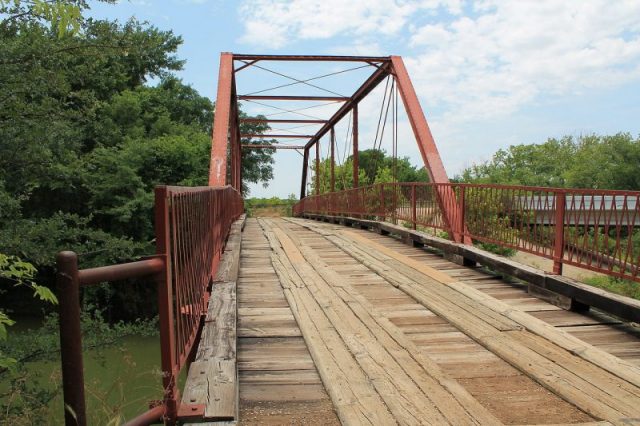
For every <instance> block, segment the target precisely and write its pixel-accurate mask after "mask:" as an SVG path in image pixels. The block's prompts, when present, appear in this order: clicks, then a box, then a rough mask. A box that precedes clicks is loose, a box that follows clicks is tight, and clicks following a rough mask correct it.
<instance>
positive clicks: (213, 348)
mask: <svg viewBox="0 0 640 426" xmlns="http://www.w3.org/2000/svg"><path fill="white" fill-rule="evenodd" d="M244 223H245V216H244V215H243V216H241V217H240V219H238V220H237V221H235V222H234V223H233V224H232V226H231V229H230V231H229V235H228V237H227V241H226V245H225V250H224V252H223V253H222V256H221V261H220V263H219V265H218V270H217V271H216V274H215V276H214V278H213V283H212V286H211V295H210V298H209V306H208V307H207V313H206V316H205V319H204V325H203V328H202V332H201V336H200V342H199V344H198V349H197V352H196V357H195V361H194V362H192V363H191V365H190V366H189V372H188V374H187V380H186V382H185V386H184V391H183V396H182V403H185V404H202V405H204V406H205V411H204V417H203V419H202V420H203V421H204V420H207V421H218V420H220V421H224V422H226V421H235V420H237V418H238V410H239V403H238V399H239V398H238V394H239V384H238V366H237V360H236V344H237V343H236V341H237V330H236V324H237V301H236V281H235V280H236V279H237V277H238V270H239V265H240V249H241V245H242V229H243V228H244ZM222 424H224V423H222Z"/></svg>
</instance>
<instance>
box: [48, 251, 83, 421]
mask: <svg viewBox="0 0 640 426" xmlns="http://www.w3.org/2000/svg"><path fill="white" fill-rule="evenodd" d="M56 267H57V274H56V283H57V286H58V302H59V306H60V356H61V358H62V392H63V395H64V422H65V425H67V426H71V425H74V426H75V425H79V426H85V425H86V424H87V414H86V407H85V401H84V368H83V363H82V332H81V330H80V280H79V278H78V255H77V254H76V253H74V252H72V251H63V252H60V253H58V256H57V257H56Z"/></svg>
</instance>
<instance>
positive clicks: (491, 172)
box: [455, 133, 640, 299]
mask: <svg viewBox="0 0 640 426" xmlns="http://www.w3.org/2000/svg"><path fill="white" fill-rule="evenodd" d="M638 165H640V136H639V137H636V138H634V137H633V136H632V135H631V134H629V133H617V134H615V135H583V136H578V137H572V136H565V137H563V138H560V139H555V138H551V139H548V140H547V141H546V142H544V143H541V144H529V145H512V146H510V147H509V148H507V149H501V150H498V151H497V152H496V153H495V154H494V155H493V157H492V158H491V159H490V160H488V161H486V162H483V163H479V164H474V165H472V166H471V167H468V168H467V169H465V170H463V171H462V173H461V174H460V175H458V176H456V178H455V180H456V181H459V182H469V183H496V184H506V185H528V186H547V187H563V188H591V189H617V190H631V191H638V190H640V173H638V171H639V169H638ZM570 232H581V233H582V236H586V237H587V238H589V239H595V238H597V239H598V240H599V241H604V238H603V232H604V231H603V230H602V229H599V230H596V229H593V227H585V228H584V229H571V230H570ZM609 232H610V235H609V236H610V237H611V239H610V240H609V243H610V247H608V248H607V250H608V254H610V255H613V254H614V252H615V250H616V248H615V244H614V243H613V242H614V241H615V239H616V237H617V235H616V233H617V232H618V231H617V230H616V229H613V227H612V229H611V230H609ZM620 237H621V241H622V244H621V246H622V247H627V246H629V247H631V250H630V253H632V255H631V256H630V258H631V259H633V261H637V258H638V254H640V230H638V229H635V230H634V231H633V232H631V233H630V234H629V235H627V234H626V231H625V230H622V231H621V235H620ZM485 248H486V247H485ZM493 248H498V247H488V249H490V251H494V250H491V249H493ZM586 282H587V283H588V284H591V285H594V286H596V287H599V288H603V289H605V290H609V291H611V292H614V293H617V294H621V295H624V296H629V297H633V298H636V299H640V290H639V288H640V285H639V284H638V283H637V282H634V281H630V280H625V279H620V278H613V277H608V276H599V275H598V276H592V277H589V278H587V279H586Z"/></svg>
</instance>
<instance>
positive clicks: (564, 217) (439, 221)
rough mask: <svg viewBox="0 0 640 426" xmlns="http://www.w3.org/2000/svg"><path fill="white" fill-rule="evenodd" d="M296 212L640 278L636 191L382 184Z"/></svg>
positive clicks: (320, 199) (304, 204)
mask: <svg viewBox="0 0 640 426" xmlns="http://www.w3.org/2000/svg"><path fill="white" fill-rule="evenodd" d="M293 212H294V214H295V215H300V214H302V213H305V212H306V213H318V214H327V215H345V216H355V217H368V218H372V219H377V220H381V221H390V222H393V223H403V224H405V225H406V226H410V227H412V228H413V229H416V228H417V227H420V228H422V229H424V228H426V229H432V230H433V231H445V232H447V233H448V234H449V237H450V238H451V239H453V240H454V241H457V242H463V243H465V244H470V243H471V242H472V241H477V242H483V243H489V244H495V245H497V246H500V247H504V248H511V249H515V250H520V251H524V252H528V253H532V254H535V255H537V256H541V257H545V258H548V259H551V260H553V272H554V273H556V274H560V273H562V265H573V266H577V267H579V268H584V269H589V270H592V271H596V272H600V273H603V274H607V275H610V276H614V277H619V278H625V279H630V280H634V281H640V191H608V190H590V189H566V188H545V187H530V186H510V185H482V184H457V183H448V184H432V183H417V182H411V183H384V184H382V183H381V184H374V185H369V186H364V187H359V188H355V189H348V190H344V191H340V192H334V193H328V194H321V195H316V196H309V197H306V198H304V199H302V200H301V201H299V202H298V203H297V204H296V205H295V206H294V208H293ZM444 212H447V213H446V214H445V213H444ZM556 224H562V225H561V226H557V225H556Z"/></svg>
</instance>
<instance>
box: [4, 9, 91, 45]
mask: <svg viewBox="0 0 640 426" xmlns="http://www.w3.org/2000/svg"><path fill="white" fill-rule="evenodd" d="M85 8H87V3H86V2H85V1H84V0H67V1H61V0H55V1H51V0H30V1H29V0H0V14H1V15H4V16H3V19H2V21H0V22H1V24H0V25H2V26H6V25H10V24H13V23H16V22H33V21H35V22H44V23H47V24H49V26H50V29H51V31H53V32H55V33H57V34H58V37H64V36H66V35H73V34H76V33H77V32H78V31H79V30H80V28H81V25H82V21H83V18H82V10H83V9H85Z"/></svg>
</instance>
